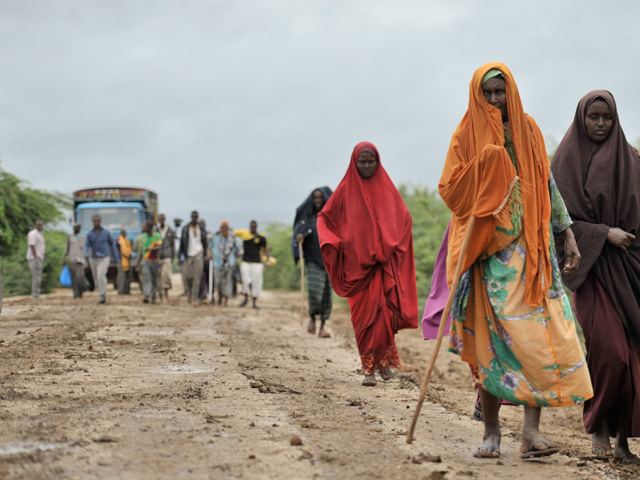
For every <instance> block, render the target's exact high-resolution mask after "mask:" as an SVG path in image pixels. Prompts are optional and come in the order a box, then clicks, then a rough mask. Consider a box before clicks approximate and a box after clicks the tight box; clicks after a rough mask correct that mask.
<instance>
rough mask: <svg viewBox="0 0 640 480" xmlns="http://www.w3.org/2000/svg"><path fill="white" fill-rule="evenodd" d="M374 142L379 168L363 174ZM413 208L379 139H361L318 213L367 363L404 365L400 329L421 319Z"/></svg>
mask: <svg viewBox="0 0 640 480" xmlns="http://www.w3.org/2000/svg"><path fill="white" fill-rule="evenodd" d="M364 149H367V151H370V152H375V155H376V157H377V158H378V168H377V170H376V172H375V173H374V174H373V176H371V177H370V178H367V179H365V178H362V177H361V176H360V174H359V173H358V168H357V166H356V163H357V160H358V156H359V155H360V153H361V152H362V151H363V150H364ZM411 226H412V221H411V215H410V214H409V210H408V209H407V207H406V205H405V204H404V202H403V201H402V197H401V196H400V193H399V192H398V190H397V189H396V187H395V185H394V184H393V182H392V181H391V179H390V178H389V175H387V172H386V171H385V169H384V168H383V167H382V165H381V164H380V155H379V154H378V150H377V149H376V147H375V146H374V145H373V144H371V143H368V142H362V143H359V144H358V145H356V147H355V149H354V150H353V153H352V155H351V163H350V164H349V168H348V169H347V173H346V174H345V176H344V178H343V179H342V181H341V182H340V185H338V188H337V189H336V191H335V192H334V193H333V195H332V196H331V198H330V199H329V201H328V202H327V204H326V205H325V206H324V207H323V209H322V211H321V212H320V213H319V214H318V236H319V238H320V249H321V251H322V257H323V261H324V264H325V267H326V269H327V272H328V273H329V276H330V278H331V286H332V287H333V289H334V290H335V292H336V293H337V294H338V295H340V296H341V297H347V298H348V300H349V306H350V307H351V322H352V324H353V329H354V331H355V334H356V341H357V342H358V350H359V352H360V358H361V360H362V371H363V372H364V373H365V374H366V375H370V374H372V373H373V372H374V371H375V370H384V369H387V368H390V367H396V368H397V367H399V366H400V360H399V358H398V351H397V349H396V345H395V342H394V338H393V337H394V334H395V333H396V332H397V331H398V330H401V329H403V328H417V327H418V294H417V289H416V273H415V264H414V257H413V237H412V234H411Z"/></svg>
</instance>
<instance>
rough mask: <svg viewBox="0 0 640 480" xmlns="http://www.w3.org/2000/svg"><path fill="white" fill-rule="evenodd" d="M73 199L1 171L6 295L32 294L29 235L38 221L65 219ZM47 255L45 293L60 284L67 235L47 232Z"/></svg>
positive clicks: (0, 240)
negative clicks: (28, 250) (66, 211)
mask: <svg viewBox="0 0 640 480" xmlns="http://www.w3.org/2000/svg"><path fill="white" fill-rule="evenodd" d="M70 207H71V199H70V198H69V197H68V196H66V195H63V194H61V193H55V192H53V193H52V192H46V191H44V190H38V189H35V188H32V187H31V186H30V185H29V184H28V183H27V182H24V181H22V180H20V179H19V178H18V177H16V176H15V175H12V174H11V173H8V172H6V171H5V170H2V169H0V267H1V268H2V274H3V287H4V295H5V296H11V295H27V294H29V293H31V273H30V271H29V267H28V264H27V260H26V253H27V238H26V237H27V233H28V232H29V230H31V229H33V227H34V224H35V222H36V220H42V221H43V222H44V224H45V226H47V225H48V224H49V225H50V224H52V223H55V222H57V221H60V220H62V219H63V215H64V214H63V211H64V209H65V208H70ZM44 237H45V242H46V249H47V250H46V255H45V262H44V268H43V272H42V292H43V293H47V292H49V291H51V289H52V288H54V287H56V286H57V285H58V278H59V276H60V270H61V268H62V256H63V254H64V249H65V247H66V242H67V234H66V233H65V232H62V231H58V230H50V231H45V232H44Z"/></svg>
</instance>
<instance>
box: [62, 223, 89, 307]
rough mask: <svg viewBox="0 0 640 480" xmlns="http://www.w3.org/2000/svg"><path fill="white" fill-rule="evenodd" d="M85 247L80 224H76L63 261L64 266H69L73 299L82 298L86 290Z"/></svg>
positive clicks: (68, 240)
mask: <svg viewBox="0 0 640 480" xmlns="http://www.w3.org/2000/svg"><path fill="white" fill-rule="evenodd" d="M83 245H84V235H82V234H81V233H80V224H79V223H76V224H75V225H74V226H73V234H72V235H69V238H68V239H67V248H66V250H65V251H64V257H63V259H62V265H67V268H68V269H69V274H70V275H71V289H72V290H73V298H82V293H83V292H84V289H85V278H84V268H85V263H84V255H82V246H83Z"/></svg>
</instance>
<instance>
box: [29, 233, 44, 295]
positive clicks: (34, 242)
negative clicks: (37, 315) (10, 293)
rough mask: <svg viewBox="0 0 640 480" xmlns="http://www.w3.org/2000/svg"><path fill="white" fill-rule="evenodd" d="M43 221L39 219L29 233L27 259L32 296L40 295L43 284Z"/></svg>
mask: <svg viewBox="0 0 640 480" xmlns="http://www.w3.org/2000/svg"><path fill="white" fill-rule="evenodd" d="M42 228H43V223H42V220H38V221H36V223H35V228H34V229H33V230H31V231H30V232H29V233H28V235H27V243H28V244H29V246H28V248H27V261H28V262H29V270H31V296H32V297H33V298H39V297H40V285H41V284H42V268H43V265H44V251H45V243H44V236H43V235H42Z"/></svg>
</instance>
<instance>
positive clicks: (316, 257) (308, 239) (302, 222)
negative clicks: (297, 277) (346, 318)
mask: <svg viewBox="0 0 640 480" xmlns="http://www.w3.org/2000/svg"><path fill="white" fill-rule="evenodd" d="M331 193H332V192H331V189H330V188H329V187H322V188H316V189H315V190H314V191H313V192H311V195H309V196H308V197H307V199H306V200H305V201H304V202H303V203H302V205H300V206H299V207H298V209H297V210H296V218H295V220H294V221H293V238H292V239H291V247H292V251H293V259H294V261H295V262H296V263H298V260H300V248H299V245H300V244H302V253H303V256H304V262H305V271H306V274H307V290H308V292H309V316H310V317H311V319H310V320H309V324H308V325H307V332H309V333H310V334H312V335H315V334H316V315H320V331H319V332H318V336H319V337H320V338H329V337H331V335H330V334H329V332H327V331H326V330H325V329H324V324H325V322H326V321H327V320H329V315H331V307H332V305H333V298H332V295H333V290H331V280H330V279H329V274H328V273H327V270H326V269H325V268H324V262H323V261H322V252H321V251H320V240H319V239H318V226H317V223H318V213H320V210H322V207H324V205H325V203H327V201H328V200H329V197H331Z"/></svg>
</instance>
